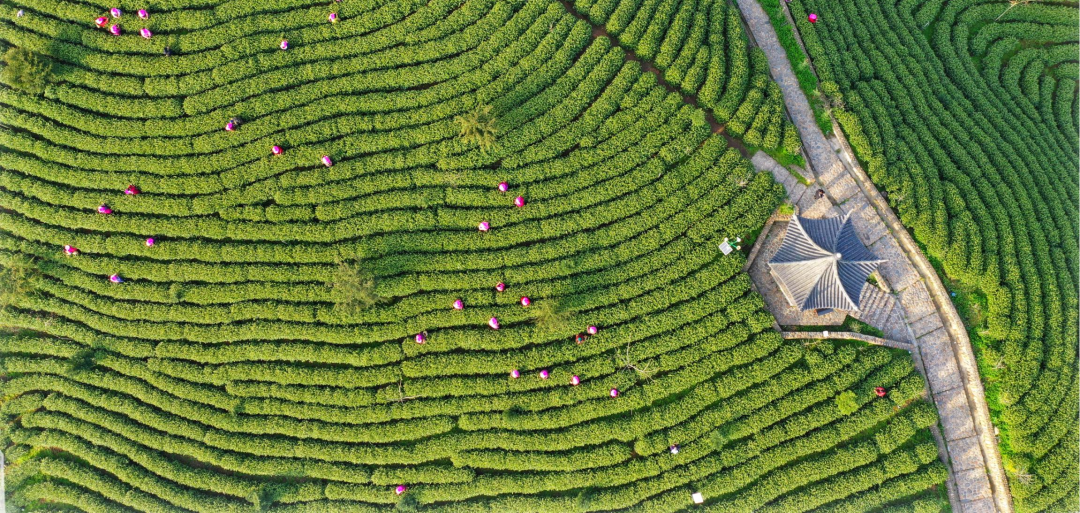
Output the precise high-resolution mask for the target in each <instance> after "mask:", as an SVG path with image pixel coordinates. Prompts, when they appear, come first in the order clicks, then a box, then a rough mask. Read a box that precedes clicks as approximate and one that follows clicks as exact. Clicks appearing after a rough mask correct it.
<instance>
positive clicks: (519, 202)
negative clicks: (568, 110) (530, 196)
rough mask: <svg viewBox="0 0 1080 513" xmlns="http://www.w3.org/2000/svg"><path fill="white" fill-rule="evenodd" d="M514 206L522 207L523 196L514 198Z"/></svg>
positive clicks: (523, 204)
mask: <svg viewBox="0 0 1080 513" xmlns="http://www.w3.org/2000/svg"><path fill="white" fill-rule="evenodd" d="M514 206H515V207H518V208H521V207H524V206H525V198H523V197H521V196H518V197H516V198H514Z"/></svg>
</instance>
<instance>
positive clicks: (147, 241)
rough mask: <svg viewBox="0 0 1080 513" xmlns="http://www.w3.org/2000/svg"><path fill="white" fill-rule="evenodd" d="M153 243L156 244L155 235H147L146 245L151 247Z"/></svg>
mask: <svg viewBox="0 0 1080 513" xmlns="http://www.w3.org/2000/svg"><path fill="white" fill-rule="evenodd" d="M153 245H154V238H153V237H147V238H146V247H148V248H149V247H151V246H153Z"/></svg>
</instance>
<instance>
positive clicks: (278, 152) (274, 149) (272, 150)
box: [270, 144, 285, 155]
mask: <svg viewBox="0 0 1080 513" xmlns="http://www.w3.org/2000/svg"><path fill="white" fill-rule="evenodd" d="M283 151H285V150H282V149H281V146H278V145H276V144H275V145H273V146H271V147H270V153H273V154H274V155H281V152H283Z"/></svg>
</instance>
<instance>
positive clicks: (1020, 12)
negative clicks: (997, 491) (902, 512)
mask: <svg viewBox="0 0 1080 513" xmlns="http://www.w3.org/2000/svg"><path fill="white" fill-rule="evenodd" d="M771 3H773V4H774V5H775V4H777V2H776V1H775V0H772V2H771ZM789 7H790V11H791V13H792V16H793V19H795V20H797V24H798V29H799V33H800V35H801V36H802V39H803V42H805V45H806V49H807V50H808V52H809V54H810V57H811V60H812V62H813V65H814V67H815V69H816V71H817V74H818V76H819V77H820V79H821V89H822V91H823V92H824V93H825V96H826V97H828V100H829V101H830V103H832V104H833V105H834V106H835V107H838V108H837V109H836V110H834V114H835V115H836V117H837V119H838V120H839V122H840V125H841V126H842V127H843V129H844V130H845V132H846V133H847V134H848V136H849V137H850V139H851V142H852V146H853V147H854V148H855V150H856V152H857V153H858V154H859V156H860V158H861V159H862V160H864V161H865V162H866V163H867V164H868V173H869V175H870V177H871V178H872V179H873V180H874V182H875V183H876V184H877V185H878V186H879V187H880V188H881V189H883V190H885V191H887V192H888V194H889V198H890V202H891V203H892V205H893V207H894V208H895V209H896V211H897V213H898V214H899V216H900V218H901V220H902V221H903V222H904V224H906V225H907V226H908V227H909V228H910V229H912V230H913V232H914V234H915V236H916V238H917V239H918V240H920V241H921V242H922V243H923V244H925V247H926V249H927V253H928V255H929V256H930V257H932V258H936V259H937V260H939V261H940V265H941V268H942V270H943V271H944V274H945V275H947V276H948V277H949V278H952V279H953V280H957V282H958V284H957V285H958V286H957V288H958V289H959V291H960V292H961V296H960V301H959V302H960V306H961V309H962V312H961V313H964V314H966V315H967V322H968V324H969V328H970V334H971V338H972V341H973V342H974V343H975V345H976V349H977V350H978V354H979V357H980V360H981V361H980V373H981V375H982V377H983V378H984V380H986V382H987V394H988V400H989V403H990V408H991V412H992V415H993V416H994V417H995V418H994V420H995V423H996V424H997V425H998V426H1000V427H1001V434H1000V435H1001V436H1000V446H1001V450H1002V453H1003V456H1004V463H1005V468H1006V471H1007V473H1008V474H1009V478H1010V487H1011V491H1012V495H1013V499H1014V502H1015V506H1016V510H1017V511H1077V508H1078V507H1080V496H1078V490H1077V482H1078V475H1080V469H1078V467H1077V460H1078V457H1080V456H1078V454H1080V453H1078V448H1077V438H1078V426H1080V420H1078V414H1077V405H1078V402H1080V399H1078V392H1077V391H1078V388H1077V387H1078V386H1080V380H1078V377H1077V359H1076V356H1077V325H1078V321H1077V309H1078V306H1077V304H1078V302H1077V283H1078V277H1077V266H1078V259H1077V244H1076V242H1077V233H1078V209H1077V201H1078V197H1077V184H1078V175H1077V168H1078V157H1077V152H1078V142H1077V127H1078V125H1080V123H1078V103H1077V101H1078V100H1077V86H1078V83H1077V78H1078V74H1077V69H1078V68H1077V52H1078V41H1080V30H1078V25H1080V16H1078V12H1080V10H1078V9H1077V3H1076V2H1035V3H1033V2H1027V1H1010V2H987V1H983V0H948V1H945V0H902V1H900V2H893V1H888V2H881V1H874V0H871V1H866V2H834V1H830V0H800V1H797V2H792V3H791V4H789ZM810 13H814V14H816V15H817V16H818V20H817V23H816V24H812V23H810V22H809V21H808V17H809V15H810Z"/></svg>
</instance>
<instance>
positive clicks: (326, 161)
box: [322, 155, 334, 167]
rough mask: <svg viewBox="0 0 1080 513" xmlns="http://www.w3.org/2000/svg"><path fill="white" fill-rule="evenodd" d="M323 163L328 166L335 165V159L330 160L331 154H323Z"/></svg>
mask: <svg viewBox="0 0 1080 513" xmlns="http://www.w3.org/2000/svg"><path fill="white" fill-rule="evenodd" d="M322 163H323V165H324V166H326V167H330V166H332V165H334V161H332V160H330V156H329V155H323V156H322Z"/></svg>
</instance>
